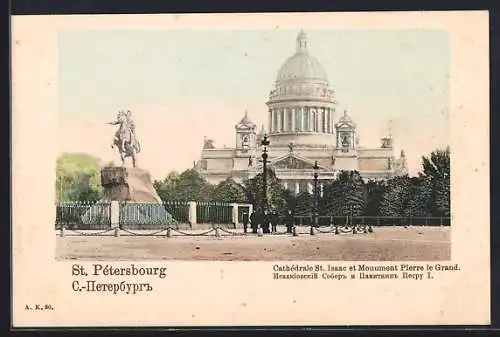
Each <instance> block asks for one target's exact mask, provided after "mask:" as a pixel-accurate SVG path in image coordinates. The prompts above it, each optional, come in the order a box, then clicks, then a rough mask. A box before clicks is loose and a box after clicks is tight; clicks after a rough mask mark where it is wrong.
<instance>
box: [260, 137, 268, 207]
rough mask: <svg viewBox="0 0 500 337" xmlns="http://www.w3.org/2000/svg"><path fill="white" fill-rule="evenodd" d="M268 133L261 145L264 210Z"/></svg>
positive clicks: (263, 202)
mask: <svg viewBox="0 0 500 337" xmlns="http://www.w3.org/2000/svg"><path fill="white" fill-rule="evenodd" d="M269 143H270V142H269V139H268V138H267V134H265V135H264V138H262V141H261V142H260V145H262V168H263V170H262V211H263V212H265V211H267V157H268V155H267V151H268V148H267V147H268V146H269Z"/></svg>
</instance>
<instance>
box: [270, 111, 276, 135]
mask: <svg viewBox="0 0 500 337" xmlns="http://www.w3.org/2000/svg"><path fill="white" fill-rule="evenodd" d="M275 120H276V109H271V127H270V128H269V129H270V132H276V128H275V127H274V125H275V123H276V122H275Z"/></svg>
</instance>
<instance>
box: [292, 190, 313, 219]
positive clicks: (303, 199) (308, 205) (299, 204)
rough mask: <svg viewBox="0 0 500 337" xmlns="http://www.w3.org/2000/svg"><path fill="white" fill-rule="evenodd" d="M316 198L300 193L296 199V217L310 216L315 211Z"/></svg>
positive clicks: (306, 193)
mask: <svg viewBox="0 0 500 337" xmlns="http://www.w3.org/2000/svg"><path fill="white" fill-rule="evenodd" d="M313 203H314V197H313V195H312V194H310V193H308V192H302V193H299V194H298V195H297V197H296V206H295V215H303V216H309V215H311V213H312V210H313Z"/></svg>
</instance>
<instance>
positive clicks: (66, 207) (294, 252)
mask: <svg viewBox="0 0 500 337" xmlns="http://www.w3.org/2000/svg"><path fill="white" fill-rule="evenodd" d="M488 25H489V23H488V13H487V12H486V11H456V12H356V13H267V14H258V13H255V14H248V13H246V14H245V13H241V14H203V15H202V14H179V15H167V14H158V15H73V16H71V15H69V16H14V17H13V20H12V88H13V96H12V101H13V111H12V121H13V122H12V127H13V136H12V137H13V138H12V140H13V141H12V144H13V149H12V153H13V155H12V172H13V174H12V181H13V193H12V204H13V221H12V243H13V252H12V253H13V259H12V263H13V266H12V273H13V288H12V292H13V307H12V315H13V325H14V327H110V326H113V327H116V326H130V327H141V326H156V327H160V326H162V327H190V326H269V325H272V326H345V325H371V326H373V325H408V324H410V325H429V324H444V325H449V324H474V325H476V324H479V325H481V324H488V323H489V322H490V309H489V308H490V303H489V300H490V261H489V256H490V254H489V249H490V246H489V242H490V238H489V235H490V234H489V226H490V222H489V218H490V217H489V68H488V67H489V59H488V56H489V37H488V29H489V27H488Z"/></svg>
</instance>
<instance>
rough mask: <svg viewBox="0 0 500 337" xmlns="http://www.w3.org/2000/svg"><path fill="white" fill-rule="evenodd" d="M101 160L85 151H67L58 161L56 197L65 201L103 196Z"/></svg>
mask: <svg viewBox="0 0 500 337" xmlns="http://www.w3.org/2000/svg"><path fill="white" fill-rule="evenodd" d="M100 170H101V161H100V160H99V158H96V157H93V156H91V155H88V154H84V153H66V154H63V155H61V156H60V157H59V158H58V159H57V163H56V197H57V200H58V201H60V202H65V201H97V200H99V199H100V198H101V197H102V187H101V175H100Z"/></svg>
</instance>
